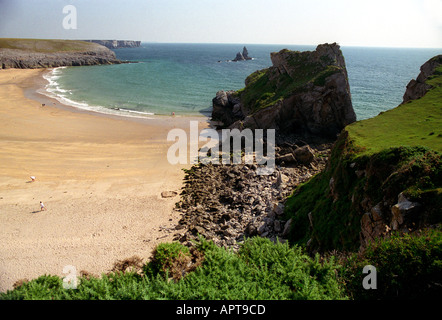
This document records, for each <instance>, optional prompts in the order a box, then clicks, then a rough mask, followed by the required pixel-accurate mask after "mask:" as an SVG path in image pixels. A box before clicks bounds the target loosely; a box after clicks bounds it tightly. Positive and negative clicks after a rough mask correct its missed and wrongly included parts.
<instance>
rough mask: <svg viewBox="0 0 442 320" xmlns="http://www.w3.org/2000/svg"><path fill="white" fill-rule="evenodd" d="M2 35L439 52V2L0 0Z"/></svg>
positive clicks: (441, 35) (441, 43) (441, 1)
mask: <svg viewBox="0 0 442 320" xmlns="http://www.w3.org/2000/svg"><path fill="white" fill-rule="evenodd" d="M66 5H73V6H74V7H75V9H76V11H77V12H76V13H77V14H76V17H77V19H76V22H77V25H76V27H77V28H76V29H65V28H64V27H63V20H64V19H65V18H66V17H67V16H68V15H69V13H63V8H64V7H65V6H66ZM66 19H67V18H66ZM70 22H72V20H70ZM0 37H3V38H4V37H14V38H55V39H122V40H141V41H148V42H191V43H239V44H251V43H262V44H265V43H268V44H311V45H316V44H319V43H324V42H338V43H339V44H340V45H342V46H388V47H433V48H442V0H370V1H360V0H303V1H301V0H223V1H216V0H70V1H69V0H0Z"/></svg>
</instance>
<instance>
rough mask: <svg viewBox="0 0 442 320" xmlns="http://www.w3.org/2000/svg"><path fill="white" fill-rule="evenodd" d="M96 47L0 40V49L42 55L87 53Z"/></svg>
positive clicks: (78, 43)
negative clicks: (72, 52) (39, 53)
mask: <svg viewBox="0 0 442 320" xmlns="http://www.w3.org/2000/svg"><path fill="white" fill-rule="evenodd" d="M96 47H97V45H96V44H94V43H90V42H86V41H78V40H55V39H54V40H53V39H51V40H49V39H17V38H0V48H5V49H20V50H26V51H33V52H42V53H52V52H66V51H88V50H93V49H94V48H95V49H96Z"/></svg>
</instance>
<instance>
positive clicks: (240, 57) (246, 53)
mask: <svg viewBox="0 0 442 320" xmlns="http://www.w3.org/2000/svg"><path fill="white" fill-rule="evenodd" d="M244 60H252V58H251V57H249V51H248V50H247V48H246V47H244V48H243V49H242V53H241V52H238V53H237V54H236V57H235V59H233V60H232V61H234V62H236V61H244Z"/></svg>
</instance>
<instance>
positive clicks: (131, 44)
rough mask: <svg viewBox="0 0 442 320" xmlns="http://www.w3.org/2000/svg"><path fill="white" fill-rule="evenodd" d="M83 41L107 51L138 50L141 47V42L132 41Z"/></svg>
mask: <svg viewBox="0 0 442 320" xmlns="http://www.w3.org/2000/svg"><path fill="white" fill-rule="evenodd" d="M84 41H87V42H93V43H97V44H100V45H102V46H105V47H106V48H109V49H119V48H138V47H139V46H140V45H141V41H133V40H84Z"/></svg>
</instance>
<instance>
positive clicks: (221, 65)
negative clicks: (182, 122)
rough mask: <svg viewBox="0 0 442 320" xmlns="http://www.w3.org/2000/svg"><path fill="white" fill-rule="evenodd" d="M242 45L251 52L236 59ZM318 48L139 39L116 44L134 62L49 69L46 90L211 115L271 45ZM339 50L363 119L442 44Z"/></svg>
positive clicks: (108, 109)
mask: <svg viewBox="0 0 442 320" xmlns="http://www.w3.org/2000/svg"><path fill="white" fill-rule="evenodd" d="M244 46H246V47H247V50H248V52H249V56H250V57H253V59H252V60H247V61H237V62H234V61H232V59H234V58H235V56H236V53H237V52H242V50H243V47H244ZM315 47H316V46H301V45H258V44H244V45H243V44H185V43H142V44H141V46H140V47H138V48H120V49H114V52H115V53H116V56H117V58H119V59H121V60H124V61H129V62H135V63H124V64H118V65H99V66H81V67H61V68H55V69H53V70H52V71H51V72H50V73H48V74H47V75H46V76H45V77H46V79H47V80H48V85H47V86H46V88H45V90H44V94H46V95H48V96H51V97H53V98H56V99H58V100H59V101H60V102H63V103H65V104H68V105H71V106H73V107H76V108H80V109H85V110H90V111H96V112H102V113H109V114H118V115H122V116H128V117H146V118H149V117H152V116H154V115H170V114H172V113H174V114H175V115H177V116H179V115H184V116H187V115H190V116H195V115H203V116H210V113H211V105H212V99H213V97H215V95H216V92H217V91H219V90H238V89H241V88H243V87H244V80H245V79H246V77H247V76H248V75H250V74H251V73H253V72H255V71H256V70H261V69H264V68H268V67H269V66H271V64H272V63H271V60H270V53H271V52H277V51H280V50H282V49H290V50H298V51H312V50H315ZM341 50H342V52H343V55H344V58H345V62H346V66H347V72H348V77H349V83H350V92H351V96H352V103H353V108H354V110H355V113H356V116H357V119H358V120H362V119H367V118H371V117H374V116H376V115H378V114H379V113H380V112H383V111H386V110H389V109H392V108H395V107H396V106H398V105H399V104H400V103H401V102H402V97H403V94H404V92H405V89H406V85H407V84H408V82H409V81H410V80H411V79H415V78H416V77H417V76H418V74H419V72H420V70H419V69H420V66H421V65H422V64H424V63H425V62H426V61H427V60H428V59H430V58H432V57H433V56H435V55H437V54H441V49H420V48H419V49H417V48H372V47H345V46H342V47H341Z"/></svg>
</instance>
